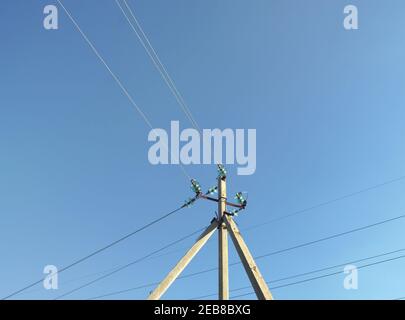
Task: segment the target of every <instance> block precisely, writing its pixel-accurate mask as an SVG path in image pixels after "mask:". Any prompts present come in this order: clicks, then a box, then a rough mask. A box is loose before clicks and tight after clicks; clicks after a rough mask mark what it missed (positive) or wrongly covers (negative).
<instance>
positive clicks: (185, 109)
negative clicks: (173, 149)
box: [115, 0, 200, 131]
mask: <svg viewBox="0 0 405 320" xmlns="http://www.w3.org/2000/svg"><path fill="white" fill-rule="evenodd" d="M115 2H116V4H117V6H118V7H119V8H120V10H121V12H122V13H123V15H124V16H125V18H126V20H127V21H128V23H129V25H130V26H131V28H132V30H133V31H134V32H135V34H136V36H137V37H138V39H139V41H140V42H141V44H142V46H143V48H144V49H145V51H146V52H147V54H148V55H149V58H150V59H151V60H152V62H153V64H154V66H155V67H156V69H157V70H158V71H159V73H160V75H161V77H162V79H163V80H164V81H165V83H166V85H167V86H168V87H169V89H170V91H171V92H172V94H173V96H174V97H175V98H176V100H177V102H178V104H179V106H180V107H181V109H182V110H183V112H184V113H185V115H186V116H187V118H188V119H189V120H190V122H191V124H192V125H193V127H194V128H195V129H197V131H200V128H199V126H198V124H197V122H196V121H195V119H194V117H193V115H192V113H191V110H190V108H189V107H188V105H187V104H186V102H185V100H184V98H183V96H182V95H181V93H180V92H179V90H178V89H177V87H176V85H175V83H174V81H173V79H172V78H171V76H170V75H169V73H168V72H167V69H166V68H165V66H164V65H163V63H162V62H161V60H160V59H159V56H158V55H157V53H156V51H155V49H154V48H153V46H152V44H151V42H150V41H149V38H148V37H147V35H146V34H145V32H144V31H143V29H142V26H141V25H140V23H139V21H138V19H137V18H136V16H135V14H134V12H133V10H132V9H131V7H130V6H129V5H128V3H127V1H126V0H123V3H124V4H125V6H126V8H127V10H128V11H129V13H130V15H131V16H132V18H133V20H134V21H135V24H136V26H137V28H138V30H139V32H138V30H137V28H136V27H135V26H134V24H133V23H132V21H131V19H130V18H129V16H128V15H127V13H126V12H125V10H124V8H123V7H122V6H121V4H120V3H119V1H118V0H115Z"/></svg>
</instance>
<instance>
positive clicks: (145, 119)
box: [57, 0, 191, 180]
mask: <svg viewBox="0 0 405 320" xmlns="http://www.w3.org/2000/svg"><path fill="white" fill-rule="evenodd" d="M57 1H58V3H59V4H60V6H61V7H62V8H63V10H64V11H65V13H66V14H67V16H68V17H69V19H70V20H71V21H72V23H73V24H74V26H75V27H76V29H77V30H78V31H79V33H80V34H81V36H82V37H83V39H84V40H85V41H86V42H87V44H88V45H89V46H90V48H91V49H92V51H93V52H94V54H95V55H96V56H97V58H98V59H99V60H100V62H101V63H102V64H103V65H104V67H105V68H106V69H107V71H108V72H109V73H110V75H111V76H112V77H113V79H114V80H115V82H116V83H117V84H118V86H119V87H120V88H121V90H122V92H123V93H124V95H125V96H126V97H127V98H128V100H129V102H130V103H131V104H132V106H133V107H134V108H135V110H136V111H138V113H139V114H140V116H141V118H142V119H143V120H144V121H145V123H146V124H147V125H148V126H149V128H150V129H151V130H152V132H155V129H154V127H153V126H152V124H151V122H150V121H149V119H148V118H147V116H146V115H145V113H144V112H143V111H142V110H141V108H140V107H139V106H138V105H137V103H136V102H135V100H134V99H133V98H132V96H131V94H130V93H129V91H128V90H127V88H126V87H125V86H124V85H123V83H122V82H121V80H120V79H119V78H118V76H117V75H116V74H115V73H114V72H113V71H112V69H111V68H110V66H109V65H108V64H107V62H106V61H105V59H104V58H103V57H102V56H101V54H100V53H99V52H98V50H97V49H96V47H95V46H94V45H93V43H92V42H91V41H90V39H89V38H88V37H87V36H86V34H85V33H84V32H83V30H82V29H81V28H80V26H79V24H78V23H77V22H76V20H75V19H74V18H73V16H72V15H71V13H70V12H69V11H68V10H67V9H66V7H65V6H64V5H63V4H62V2H61V1H60V0H57ZM165 148H166V149H167V151H168V152H169V147H168V146H167V145H165ZM179 165H180V169H181V170H182V172H183V174H184V175H185V177H186V178H188V179H189V180H191V176H190V175H189V174H188V173H187V171H186V169H185V168H184V166H183V164H181V163H180V164H179Z"/></svg>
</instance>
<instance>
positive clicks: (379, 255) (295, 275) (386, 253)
mask: <svg viewBox="0 0 405 320" xmlns="http://www.w3.org/2000/svg"><path fill="white" fill-rule="evenodd" d="M403 251H405V248H403V249H398V250H394V251H390V252H385V253H381V254H377V255H374V256H370V257H367V258H362V259H357V260H352V261H348V262H345V263H340V264H337V265H334V266H330V267H324V268H321V269H315V270H312V271H308V272H304V273H298V274H294V275H291V276H287V277H283V278H279V279H276V280H271V281H268V282H267V283H268V284H272V283H276V282H280V281H285V280H291V279H295V278H300V277H303V276H308V275H310V274H314V273H318V272H323V271H327V270H331V269H336V268H339V267H343V266H346V265H349V264H354V263H359V262H363V261H367V260H372V259H375V258H380V257H383V256H387V255H391V254H394V253H398V252H403ZM249 288H251V286H245V287H240V288H236V289H232V290H230V291H231V292H235V291H240V290H244V289H249ZM216 295H217V293H213V294H207V295H204V296H199V297H195V298H191V299H189V300H198V299H205V298H209V297H213V296H216Z"/></svg>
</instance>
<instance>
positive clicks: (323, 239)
mask: <svg viewBox="0 0 405 320" xmlns="http://www.w3.org/2000/svg"><path fill="white" fill-rule="evenodd" d="M402 218H405V215H400V216H397V217H394V218H390V219H386V220H382V221H379V222H376V223H373V224H369V225H365V226H363V227H359V228H355V229H351V230H348V231H345V232H341V233H337V234H334V235H331V236H327V237H324V238H320V239H317V240H314V241H309V242H305V243H302V244H298V245H295V246H292V247H288V248H285V249H281V250H276V251H272V252H269V253H265V254H262V255H260V256H255V257H254V259H255V260H258V259H263V258H266V257H269V256H272V255H277V254H281V253H284V252H288V251H292V250H295V249H298V248H303V247H306V246H310V245H313V244H316V243H320V242H323V241H327V240H331V239H334V238H338V237H341V236H344V235H348V234H351V233H356V232H359V231H363V230H366V229H370V228H374V227H377V226H380V225H383V224H386V223H389V222H392V221H396V220H399V219H402ZM239 264H241V262H240V261H236V262H233V263H230V264H229V266H235V265H239ZM216 270H218V268H217V267H213V268H209V269H204V270H200V271H197V272H194V273H190V274H186V275H183V276H179V277H178V279H185V278H191V277H194V276H197V275H201V274H204V273H208V272H212V271H216ZM156 284H159V282H157V283H156V282H153V283H148V284H143V285H140V286H137V287H133V288H129V289H124V290H120V291H114V292H111V293H107V294H103V295H100V296H97V297H93V298H90V300H94V299H99V298H104V297H108V296H113V295H116V294H121V293H126V292H130V291H134V290H138V289H142V288H147V287H152V286H155V285H156Z"/></svg>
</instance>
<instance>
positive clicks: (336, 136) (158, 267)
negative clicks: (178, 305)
mask: <svg viewBox="0 0 405 320" xmlns="http://www.w3.org/2000/svg"><path fill="white" fill-rule="evenodd" d="M128 1H129V4H130V5H131V6H132V7H133V8H134V10H135V13H136V15H137V18H138V20H139V21H140V23H141V24H142V26H143V28H144V30H145V32H146V33H147V34H148V36H149V38H150V40H151V42H152V44H153V45H154V47H155V49H156V51H157V52H158V54H159V56H160V58H161V60H162V62H163V63H164V64H165V66H166V68H167V70H168V71H169V73H170V74H171V76H172V78H173V79H174V80H175V82H176V84H177V87H178V89H179V91H180V92H181V93H182V94H183V96H184V98H185V100H186V101H187V103H188V105H189V106H190V109H191V110H192V113H193V115H194V116H195V118H196V120H197V122H198V124H199V125H200V127H201V128H209V129H213V128H220V129H225V128H232V129H236V128H244V129H249V128H253V129H256V130H257V170H256V172H255V174H253V175H251V176H238V175H237V174H236V166H235V165H229V166H227V169H228V191H229V194H230V196H232V195H233V194H234V193H235V192H237V191H248V192H249V205H248V209H247V210H246V211H245V212H243V213H242V214H241V215H240V216H239V217H238V218H236V221H237V222H238V224H239V226H240V228H241V229H242V233H243V234H244V237H245V240H246V242H247V243H248V245H249V247H250V249H251V251H252V253H253V254H254V255H255V256H258V255H262V254H266V253H268V252H272V251H275V250H279V249H284V248H288V247H291V246H295V245H298V244H301V243H305V242H308V241H312V240H316V239H320V238H323V237H326V236H329V235H333V234H336V233H340V232H344V231H347V230H351V229H354V228H358V227H362V226H365V225H368V224H372V223H376V222H379V221H382V220H385V219H389V218H393V217H396V216H399V215H402V214H404V213H405V197H404V192H405V180H398V181H397V182H393V183H389V184H387V185H385V186H382V187H379V188H375V189H372V190H369V191H367V192H363V193H361V194H358V195H355V196H352V197H348V198H344V199H342V200H340V201H336V202H332V203H330V204H328V205H325V206H321V207H318V208H315V209H312V210H309V211H306V212H305V213H302V214H300V215H295V216H292V217H290V218H287V219H283V220H279V221H276V222H272V223H270V224H265V225H262V226H261V227H259V228H255V229H251V230H246V232H243V229H244V228H247V227H249V226H252V225H256V224H261V223H263V222H266V221H269V220H271V219H273V218H277V217H281V216H285V215H288V214H290V213H292V212H295V211H297V210H301V209H305V208H308V207H312V206H314V205H317V204H319V203H323V202H325V201H329V200H332V199H335V198H339V197H342V196H345V195H347V194H351V193H353V192H356V191H359V190H363V189H366V188H368V187H371V186H374V185H377V184H380V183H384V182H386V181H390V180H392V179H396V178H398V177H402V176H403V175H405V166H404V163H405V151H404V139H405V126H404V118H405V107H404V106H405V105H404V102H405V90H404V85H405V64H404V57H405V43H404V30H405V20H404V19H403V12H404V10H405V3H404V1H402V0H387V1H377V0H367V1H359V0H350V1H348V0H345V1H341V0H333V1H324V0H308V1H300V0H295V1H292V0H278V1H273V0H255V1H252V0H249V1H248V0H221V1H219V0H204V1H202V0H200V1H197V0H195V1H186V0H170V1H167V0H128ZM63 3H64V4H65V5H66V7H67V8H68V9H69V10H70V11H71V13H72V15H73V16H74V17H75V18H76V19H77V21H78V23H79V24H80V26H81V28H82V29H83V31H84V32H86V34H87V35H88V37H89V38H90V39H91V41H93V43H94V45H95V46H96V47H97V49H98V50H99V51H100V53H101V54H102V55H103V57H104V58H105V59H106V61H107V62H108V63H109V64H110V66H111V68H112V69H113V70H114V72H116V74H117V75H118V76H119V77H120V79H121V80H122V82H123V83H124V84H125V85H126V87H127V88H128V90H129V91H130V93H131V94H132V96H133V97H134V99H135V101H136V103H138V105H139V106H140V107H141V108H142V109H143V111H144V112H145V113H146V114H147V116H148V118H149V119H150V120H151V122H152V124H153V126H154V127H160V128H166V129H168V128H169V126H170V121H171V120H178V121H180V126H181V128H182V129H184V128H189V127H191V124H190V123H189V122H188V120H187V118H186V117H185V116H184V113H182V111H181V109H180V108H179V106H178V105H177V104H176V101H175V99H174V98H173V96H172V95H171V94H170V91H169V90H168V88H167V87H166V86H165V84H164V82H163V81H162V79H161V78H160V76H159V74H158V73H157V71H156V69H155V68H154V66H153V64H152V63H151V61H150V60H149V58H148V56H147V55H146V53H145V51H144V49H143V48H142V46H141V45H140V43H139V41H138V39H137V38H136V36H135V34H134V33H133V31H132V30H131V29H130V27H129V25H128V23H127V21H126V20H125V18H124V17H123V15H122V14H121V12H120V11H119V9H118V7H117V6H116V4H115V1H113V0H102V1H100V0H85V1H84V0H65V1H63ZM47 4H56V1H51V0H36V1H24V0H12V1H11V0H3V1H0V39H1V47H0V63H1V72H0V88H1V89H0V150H1V153H0V172H1V175H0V177H1V180H0V215H1V223H0V257H1V258H0V295H1V296H5V295H7V294H8V293H10V292H12V291H14V290H17V289H19V288H21V287H24V286H25V285H27V284H29V283H31V282H33V281H35V280H37V279H39V278H41V276H42V271H43V268H44V266H45V265H56V266H58V267H59V268H62V267H63V266H65V265H68V264H69V263H71V262H72V261H74V260H76V259H78V258H80V257H82V256H85V255H86V254H88V253H90V252H92V251H93V250H95V249H98V248H100V247H102V246H104V245H106V244H108V243H110V242H111V241H113V240H115V239H117V238H119V237H121V236H122V235H125V234H127V233H129V232H131V231H132V230H134V229H136V228H138V227H139V226H142V225H143V224H145V223H147V222H149V221H151V220H152V219H154V218H156V217H159V216H160V215H162V214H164V213H166V212H167V211H169V210H171V209H174V208H176V207H178V206H179V205H180V204H182V203H183V201H184V200H185V199H186V198H187V197H188V196H190V195H191V191H190V189H189V182H188V181H187V179H185V177H184V176H183V175H182V173H181V171H180V169H179V166H178V165H160V166H152V165H151V164H150V163H149V161H148V157H147V155H148V149H149V147H150V146H151V143H150V142H148V140H147V136H148V133H149V128H148V127H147V126H146V125H145V123H144V122H143V120H142V119H141V118H140V116H139V114H138V113H136V111H135V110H134V109H133V108H132V106H131V105H130V103H129V102H128V100H127V98H126V97H125V96H124V95H123V94H122V92H121V91H120V89H119V87H118V86H117V85H116V83H115V82H114V81H113V79H112V78H111V76H110V75H109V74H108V72H107V71H106V69H105V68H104V67H103V66H102V64H101V63H100V62H99V61H98V60H97V58H96V56H95V55H94V53H93V52H92V51H91V50H90V48H89V47H88V45H87V44H86V43H85V42H84V40H83V39H82V38H81V36H80V34H79V33H78V32H77V30H76V29H75V28H74V26H73V25H72V23H71V21H69V20H68V18H67V16H66V15H65V13H64V12H63V11H62V10H61V9H60V10H59V29H58V30H45V29H44V28H43V25H42V21H43V18H44V15H43V8H44V6H45V5H47ZM347 4H354V5H356V6H357V7H358V10H359V30H355V31H347V30H345V29H344V28H343V25H342V23H343V19H344V14H343V8H344V7H345V5H347ZM186 170H187V171H188V172H189V173H190V175H191V176H193V177H195V178H196V179H197V180H199V181H200V183H201V184H202V185H203V187H204V188H208V187H210V186H211V185H213V184H215V178H216V169H215V167H214V166H213V165H191V166H187V167H186ZM214 214H215V204H213V203H205V202H202V201H200V202H198V204H196V205H195V206H193V207H191V208H189V209H187V210H184V211H181V213H178V214H177V215H176V216H173V217H170V218H169V219H168V220H166V221H164V222H161V223H159V224H157V225H156V226H154V227H152V228H149V229H148V230H146V231H144V232H142V233H139V234H137V235H136V236H134V237H132V238H130V239H128V240H127V241H125V242H123V243H121V244H119V245H117V246H115V247H113V248H111V249H110V250H108V251H105V252H103V253H102V254H100V255H97V256H95V257H93V258H92V259H89V260H88V261H86V262H84V263H82V264H80V265H77V266H75V267H74V268H72V269H70V270H68V271H66V272H64V273H61V274H60V277H59V290H56V291H52V290H51V291H47V290H45V289H43V288H42V287H41V286H36V287H34V288H32V289H30V290H28V291H27V292H25V293H24V294H21V295H19V296H16V297H15V298H21V299H22V298H24V299H29V298H35V299H52V298H55V297H56V296H58V295H60V294H63V293H64V292H66V291H68V290H70V289H73V288H75V287H77V286H79V285H81V284H84V283H86V282H87V281H89V280H92V279H94V278H95V277H97V276H99V275H100V274H102V272H104V271H105V270H109V269H111V268H114V267H116V266H120V265H122V264H125V263H128V262H130V261H133V260H136V259H137V258H140V257H142V256H143V255H145V254H147V253H149V252H151V251H153V250H156V249H159V248H160V247H162V246H163V245H165V244H167V243H169V242H171V241H174V240H176V239H178V238H179V237H182V236H184V235H187V234H189V233H191V232H193V231H195V230H197V229H199V228H202V227H204V226H206V225H208V224H209V222H210V220H211V219H212V217H213V216H214ZM404 228H405V221H404V219H399V220H396V221H393V222H390V223H386V224H383V225H380V226H377V227H375V228H370V229H367V230H363V231H359V232H356V233H353V234H348V235H345V236H342V237H338V238H335V239H331V240H328V241H324V242H321V243H317V244H314V245H311V246H307V247H303V248H299V249H296V250H291V251H289V252H285V253H282V254H278V255H273V256H270V257H267V258H263V259H260V260H258V261H257V263H258V265H259V268H260V270H261V271H262V274H263V276H264V277H265V279H266V280H267V281H271V280H275V279H279V278H283V277H288V276H291V275H295V274H299V273H303V272H307V271H312V270H315V269H320V268H324V267H328V266H333V265H337V264H344V263H346V262H349V261H352V260H357V259H361V258H366V257H369V256H373V255H378V254H381V253H385V252H390V251H394V250H397V249H402V248H405V241H404V240H405V238H404ZM216 240H217V239H216V236H214V237H213V238H212V239H211V241H210V242H209V243H208V244H207V246H206V247H205V248H204V249H203V250H202V251H201V252H200V254H199V255H198V256H197V257H196V258H195V260H193V262H192V263H191V264H190V266H189V267H188V268H187V270H186V271H185V272H184V274H186V273H187V274H189V273H193V272H197V271H200V270H203V269H206V268H212V267H215V266H217V241H216ZM192 241H193V239H188V240H186V241H184V242H183V243H180V244H178V245H176V246H175V247H173V248H171V249H170V250H167V251H168V252H169V251H170V253H169V254H167V255H164V256H160V257H157V258H155V259H152V260H149V261H145V262H142V263H140V264H137V265H134V266H132V267H130V268H128V269H127V270H125V271H123V272H120V273H118V274H116V275H114V276H111V277H110V278H108V279H105V280H103V281H100V282H98V283H97V284H94V285H92V286H89V287H87V288H84V289H83V290H80V291H78V292H75V293H73V294H72V295H70V296H67V297H66V298H74V299H87V298H90V297H94V296H97V295H102V294H105V293H109V292H112V291H116V290H122V289H127V288H131V287H136V286H140V285H143V284H147V283H153V282H157V281H159V280H161V279H163V277H164V276H165V275H166V273H167V272H168V271H169V270H170V268H171V267H172V266H173V265H174V264H175V263H176V261H177V260H178V259H179V258H180V257H181V255H182V254H183V252H184V251H185V250H186V248H187V247H188V246H190V245H191V243H192ZM399 255H400V254H396V255H390V256H388V257H396V256H399ZM381 259H383V258H380V259H377V260H371V262H373V261H378V260H381ZM230 260H231V262H233V261H237V260H238V257H237V255H236V253H235V251H234V250H233V249H231V251H230ZM369 262H370V261H367V262H366V263H369ZM358 265H359V266H360V265H361V263H359V264H358ZM339 270H341V271H343V268H337V269H333V270H329V271H327V272H321V273H317V274H315V275H311V276H317V275H322V274H325V273H328V272H334V271H339ZM100 272H101V273H100ZM230 273H231V275H230V287H231V289H235V288H239V287H244V286H247V285H248V279H247V277H246V275H245V274H244V272H243V269H242V267H241V265H237V266H233V267H231V269H230ZM344 277H345V275H344V274H343V273H342V274H338V275H335V276H331V277H327V278H323V279H318V280H314V281H310V282H306V283H302V284H298V285H294V286H289V287H285V288H279V289H276V290H274V292H273V293H274V296H275V298H277V299H393V298H398V297H402V296H405V289H404V288H405V259H399V260H395V261H391V262H387V263H384V264H379V265H375V266H372V267H369V268H364V269H360V270H359V288H358V290H346V289H344V287H343V279H344ZM305 278H306V277H302V278H297V279H294V280H289V281H284V282H281V283H277V284H283V283H289V282H292V281H295V280H301V279H305ZM152 289H153V287H147V288H143V289H139V290H133V291H130V292H127V293H124V294H120V295H115V296H111V297H110V298H112V299H143V298H145V297H146V296H147V295H148V293H149V291H151V290H152ZM216 290H217V274H216V272H210V273H205V274H201V275H199V276H195V277H190V278H187V279H182V280H179V281H177V282H175V283H174V285H173V286H172V287H171V288H170V290H169V291H168V292H167V294H166V295H165V296H164V298H168V299H187V298H192V297H196V296H201V295H206V294H211V293H215V292H216ZM250 291H251V290H250V289H246V290H241V291H238V292H237V293H238V294H239V293H247V292H250ZM233 294H235V293H232V294H231V296H232V295H233ZM253 297H254V296H252V295H251V296H246V298H249V299H250V298H253Z"/></svg>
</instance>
